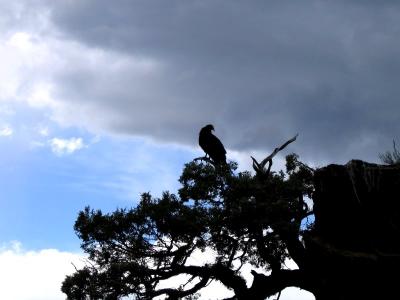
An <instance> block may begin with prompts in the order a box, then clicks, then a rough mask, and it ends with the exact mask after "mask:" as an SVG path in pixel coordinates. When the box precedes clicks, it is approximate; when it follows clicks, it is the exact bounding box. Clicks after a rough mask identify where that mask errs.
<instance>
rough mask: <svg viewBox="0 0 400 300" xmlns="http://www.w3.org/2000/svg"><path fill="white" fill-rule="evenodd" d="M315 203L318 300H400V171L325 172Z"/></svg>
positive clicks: (364, 167)
mask: <svg viewBox="0 0 400 300" xmlns="http://www.w3.org/2000/svg"><path fill="white" fill-rule="evenodd" d="M313 200H314V213H315V228H314V230H313V231H312V234H310V236H308V237H307V238H306V240H305V241H306V247H307V248H308V250H309V255H310V256H309V257H310V261H311V262H310V269H312V272H311V273H313V274H314V276H315V280H316V281H317V282H318V284H317V285H318V286H320V289H319V291H318V292H317V293H316V297H317V300H319V299H323V300H325V299H374V300H376V299H396V298H397V297H399V296H396V295H397V294H398V292H399V290H398V289H399V287H398V284H399V283H400V277H399V275H398V274H397V272H396V271H397V270H398V267H400V165H394V166H383V165H377V164H371V163H366V162H363V161H360V160H352V161H350V162H349V163H347V164H346V165H329V166H327V167H324V168H321V169H319V170H317V171H316V172H315V193H314V196H313ZM389 297H390V298H389Z"/></svg>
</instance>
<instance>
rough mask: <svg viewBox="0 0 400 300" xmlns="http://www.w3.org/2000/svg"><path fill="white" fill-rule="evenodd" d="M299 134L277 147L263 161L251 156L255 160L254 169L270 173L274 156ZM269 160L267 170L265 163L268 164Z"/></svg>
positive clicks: (258, 172) (266, 173)
mask: <svg viewBox="0 0 400 300" xmlns="http://www.w3.org/2000/svg"><path fill="white" fill-rule="evenodd" d="M298 135H299V134H296V135H295V136H294V137H292V138H291V139H290V140H288V141H286V142H285V143H284V144H282V145H281V146H280V147H278V148H275V150H274V151H273V152H272V153H271V154H270V155H269V156H267V157H266V158H264V159H263V160H262V161H261V163H259V162H258V161H257V160H256V159H255V158H254V157H252V156H250V157H251V159H252V160H253V169H254V171H256V173H257V174H260V175H261V174H262V175H268V174H269V172H270V170H271V166H272V158H273V157H274V156H275V155H276V154H277V153H278V152H279V151H281V150H283V149H284V148H286V146H287V145H289V144H290V143H292V142H294V141H295V140H296V139H297V137H298ZM267 162H269V166H268V169H267V170H265V165H266V164H267Z"/></svg>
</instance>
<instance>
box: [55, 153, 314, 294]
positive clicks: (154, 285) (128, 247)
mask: <svg viewBox="0 0 400 300" xmlns="http://www.w3.org/2000/svg"><path fill="white" fill-rule="evenodd" d="M236 168H237V165H236V164H235V163H232V162H231V163H229V164H226V165H220V166H213V165H211V164H209V163H204V162H198V161H193V162H190V163H188V164H186V165H185V167H184V169H183V173H182V175H181V177H180V182H181V184H182V188H181V189H180V190H179V195H174V194H170V193H164V194H163V196H162V197H161V198H153V197H152V196H151V195H150V194H147V193H146V194H143V195H142V197H141V200H140V202H139V204H138V206H137V207H135V208H132V209H119V210H117V211H115V212H113V213H111V214H103V213H102V212H101V211H98V210H92V209H90V208H89V207H87V208H86V209H85V210H84V211H82V212H80V214H79V217H78V219H77V221H76V223H75V231H76V233H77V234H78V236H79V238H80V239H81V240H82V248H83V250H84V251H85V252H86V253H87V254H88V255H89V262H90V264H88V265H87V266H86V267H85V268H84V269H82V270H79V271H77V272H76V273H75V274H73V275H71V276H67V278H66V279H65V281H64V283H63V285H62V291H63V292H64V293H65V294H67V296H68V299H119V298H121V297H123V296H128V295H131V296H132V295H133V296H134V297H135V299H152V298H154V297H157V296H160V295H166V296H167V297H168V298H169V299H182V298H185V297H188V298H187V299H189V298H190V299H195V298H196V292H198V291H199V290H200V289H201V288H203V287H205V286H206V285H207V284H209V282H210V281H212V280H218V281H220V282H222V283H223V284H224V285H225V286H226V287H228V288H229V289H231V290H233V291H234V293H235V297H236V298H235V299H265V298H266V297H268V296H271V295H274V294H276V293H278V292H279V291H281V290H282V289H283V288H285V287H287V286H299V287H302V288H308V287H309V286H308V283H307V282H306V280H304V276H303V275H302V272H303V271H301V270H287V269H286V268H285V267H284V262H285V260H286V259H287V258H289V257H290V258H292V259H294V260H295V261H296V262H297V263H298V264H299V266H301V265H302V261H303V260H304V253H303V252H304V247H303V244H302V242H301V240H300V239H301V237H302V235H303V229H302V226H301V221H302V220H303V219H304V218H305V217H306V216H308V215H309V214H310V211H309V209H308V207H307V205H306V204H305V202H304V201H303V197H304V196H311V194H312V192H313V185H312V175H313V171H312V169H310V168H309V167H307V166H306V165H304V164H303V163H301V162H300V161H299V160H298V157H297V156H296V155H290V156H288V157H287V172H282V171H281V172H279V173H274V172H269V171H268V174H265V173H264V174H260V172H261V171H260V172H257V173H256V174H251V173H250V172H237V171H236ZM264 172H265V170H264ZM261 175H262V176H261ZM207 248H210V249H213V250H215V253H216V255H215V259H214V261H213V262H212V263H208V264H204V265H202V266H198V265H191V264H190V263H188V259H189V257H190V256H191V255H193V253H194V251H198V250H203V251H204V250H205V249H207ZM245 263H249V264H251V265H252V266H254V268H255V267H263V268H264V269H265V270H270V271H271V275H269V276H266V275H263V274H259V273H256V272H255V271H253V272H252V274H253V276H254V279H255V280H254V282H253V284H252V285H251V286H250V287H248V286H247V285H246V284H247V283H246V281H245V279H244V278H243V277H242V276H241V275H240V272H239V271H240V269H241V267H242V265H243V264H245ZM179 274H185V275H187V279H188V283H187V284H184V285H181V286H179V287H176V286H171V287H169V288H165V287H161V285H160V283H161V282H162V281H165V280H167V279H170V278H172V277H174V276H177V275H179Z"/></svg>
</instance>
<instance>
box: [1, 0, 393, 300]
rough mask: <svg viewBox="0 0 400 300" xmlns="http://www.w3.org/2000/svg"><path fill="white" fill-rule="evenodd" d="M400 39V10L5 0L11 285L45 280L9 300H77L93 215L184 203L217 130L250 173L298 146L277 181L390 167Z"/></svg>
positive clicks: (4, 195) (4, 156)
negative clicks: (85, 232)
mask: <svg viewBox="0 0 400 300" xmlns="http://www.w3.org/2000/svg"><path fill="white" fill-rule="evenodd" d="M399 36H400V3H399V2H398V1H390V0H384V1H368V0H367V1H359V0H346V1H344V0H337V1H330V0H327V1H322V0H314V1H311V0H305V1H301V2H299V1H285V2H282V1H279V2H277V1H261V0H254V1H227V0H221V1H215V0H214V1H210V0H204V1H194V0H186V1H182V0H181V1H175V0H170V1H161V0H160V1H156V0H154V1H153V0H151V1H132V0H119V1H106V0H96V1H95V0H81V1H77V0H57V1H54V0H29V1H28V0H26V1H23V0H14V1H5V0H0V65H1V68H0V262H2V263H1V265H2V267H1V268H0V281H1V282H3V284H4V286H7V287H14V286H15V283H16V281H18V280H19V281H21V280H23V279H21V278H18V276H8V275H9V274H10V272H11V270H10V268H11V269H12V268H13V267H15V266H18V268H19V267H21V268H23V269H24V272H25V271H26V272H25V273H26V274H28V275H29V274H35V275H33V276H27V277H24V278H26V279H24V280H27V281H29V280H30V279H27V278H32V277H33V278H34V280H36V281H35V282H34V284H33V283H32V289H31V290H30V293H26V295H15V293H12V292H11V291H12V290H13V289H12V288H9V289H3V288H0V298H1V299H16V300H33V299H64V296H63V295H62V294H61V293H60V291H59V283H57V282H61V281H62V278H63V276H65V274H67V273H71V272H73V270H74V269H73V268H71V267H72V265H71V262H74V263H75V264H76V265H79V262H82V261H83V260H84V256H83V254H82V252H81V250H80V247H79V246H80V243H79V240H78V239H77V237H76V235H75V233H74V231H73V224H74V221H75V219H76V217H77V214H78V212H79V210H82V209H83V208H84V207H85V206H87V205H90V206H91V207H93V208H99V209H102V210H103V211H113V210H114V209H116V208H118V207H130V206H134V205H135V204H136V203H137V202H136V201H137V200H138V198H139V196H140V194H141V193H142V192H151V193H152V194H154V195H160V194H161V193H162V191H165V190H170V191H172V192H174V191H176V190H177V189H178V188H179V184H178V181H177V179H178V177H179V175H180V172H181V170H182V167H183V165H184V164H185V163H186V162H189V161H191V160H192V159H193V158H195V157H198V156H201V155H202V151H201V149H200V148H199V146H198V145H197V138H198V131H199V129H200V128H201V127H202V126H204V125H206V124H209V123H211V124H213V125H214V127H215V129H216V131H215V134H216V135H217V136H218V137H220V139H221V140H222V141H223V143H224V145H225V147H226V148H227V150H228V155H227V156H228V159H231V160H236V161H238V162H239V166H240V168H241V169H242V170H245V169H249V168H250V155H253V156H255V157H257V158H260V159H262V158H263V157H265V156H267V155H268V154H269V153H270V152H271V151H272V150H273V149H274V148H275V147H276V146H279V145H280V144H282V143H283V142H284V141H286V140H287V139H289V138H291V137H292V136H294V135H295V134H296V133H299V137H298V139H297V140H296V142H295V143H293V144H291V145H290V149H288V150H285V151H287V152H286V153H283V155H281V156H280V157H277V159H276V160H277V164H276V165H277V167H278V168H279V167H282V166H283V157H284V154H288V153H290V152H296V153H298V154H299V155H300V158H301V159H302V160H303V161H305V162H306V163H308V164H310V165H312V166H316V167H319V166H324V165H326V164H329V163H340V164H343V163H346V162H347V161H349V160H351V159H363V160H366V161H369V162H379V159H378V155H379V153H382V152H384V151H386V150H389V149H390V148H391V147H392V140H393V139H395V140H397V141H398V139H399V132H400V131H399V129H400V128H399V127H400V122H398V116H399V111H400V101H399V100H398V95H399V94H400V85H399V84H398V82H397V81H398V78H399V75H400V56H399V53H400V51H399V50H400V39H399ZM14 261H15V263H12V264H11V263H6V262H14ZM4 266H7V267H4ZM40 266H43V267H40ZM14 271H15V270H14ZM53 273H54V274H58V275H57V276H55V275H54V276H50V277H48V276H49V274H53ZM46 276H47V277H46ZM47 278H53V279H55V278H57V280H58V281H57V280H56V281H54V283H52V284H45V285H44V284H43V283H44V282H50V281H48V280H47ZM60 278H61V279H60ZM31 280H33V279H31ZM32 282H33V281H32ZM51 282H53V281H51ZM14 291H15V289H14ZM293 295H295V296H290V295H286V296H282V297H281V299H282V300H288V299H312V298H310V296H309V295H306V294H304V295H303V294H301V293H297V294H293ZM285 297H286V298H285ZM291 297H295V298H291Z"/></svg>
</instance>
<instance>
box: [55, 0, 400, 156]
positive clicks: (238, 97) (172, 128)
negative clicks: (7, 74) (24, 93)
mask: <svg viewBox="0 0 400 300" xmlns="http://www.w3.org/2000/svg"><path fill="white" fill-rule="evenodd" d="M377 3H379V4H377ZM397 3H398V2H395V1H301V2H299V1H290V4H289V2H285V3H282V2H275V1H240V2H239V1H128V0H126V1H117V2H113V1H106V0H104V1H97V0H96V1H94V0H93V1H52V2H51V3H50V4H48V5H49V6H48V7H49V8H50V9H51V20H52V23H53V25H54V26H55V28H57V30H58V34H61V36H63V37H64V38H65V39H70V40H76V41H79V42H80V43H82V44H84V45H86V46H87V47H90V48H98V49H103V50H105V51H109V52H112V53H114V54H115V55H116V56H118V55H121V56H123V57H128V61H129V58H132V59H133V60H135V59H136V60H138V59H139V60H149V61H154V62H155V64H157V65H158V66H159V68H157V69H156V71H154V72H149V73H146V72H144V73H143V72H137V70H136V69H135V67H132V68H130V67H129V65H127V66H126V67H125V68H122V69H123V71H121V72H114V73H112V74H103V72H108V71H107V70H101V69H99V70H96V71H95V72H94V71H93V70H92V69H87V68H85V66H76V67H73V68H70V69H69V70H68V71H65V72H61V73H60V74H58V75H57V77H56V78H55V80H56V82H62V85H60V89H59V91H58V92H59V94H60V98H62V99H68V101H70V103H71V104H73V105H85V106H87V107H90V109H91V110H92V111H93V114H96V113H97V114H102V116H103V117H102V120H103V121H102V122H103V123H102V126H104V128H106V129H108V130H112V131H114V132H122V133H128V134H133V135H145V136H152V137H153V138H156V139H161V140H164V141H177V142H183V143H186V144H194V143H196V142H197V141H196V139H197V131H198V129H199V128H200V127H201V126H202V125H204V124H207V123H213V124H214V125H215V128H216V130H217V135H218V136H220V137H221V139H223V140H224V142H225V144H226V146H227V147H228V148H231V149H236V150H249V149H258V150H265V149H270V148H271V147H274V146H276V145H278V144H279V143H280V142H282V141H284V140H285V139H287V138H289V137H291V136H292V135H293V134H295V133H296V132H299V133H300V138H299V141H298V142H297V144H296V145H294V146H293V149H295V150H296V151H298V152H300V153H301V154H302V155H303V156H305V157H307V158H308V159H315V160H340V159H342V160H347V159H350V158H357V157H359V158H364V159H375V158H376V157H377V154H378V152H382V151H384V150H386V149H387V148H389V147H390V146H391V139H393V138H399V134H398V133H399V129H400V122H399V121H398V115H399V111H400V101H399V99H398V97H399V94H400V85H399V84H398V78H399V76H400V55H399V53H400V4H397ZM111 63H112V62H110V64H111ZM88 117H89V118H90V116H88Z"/></svg>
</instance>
